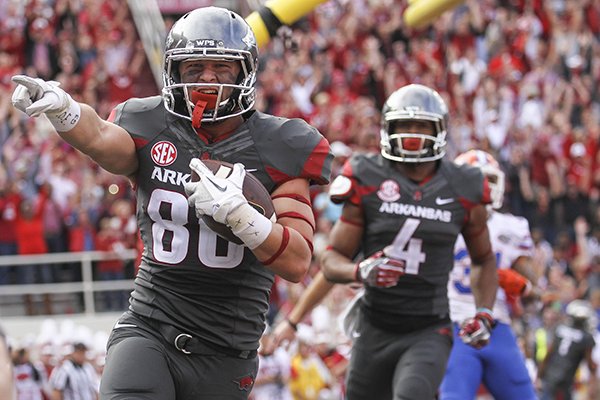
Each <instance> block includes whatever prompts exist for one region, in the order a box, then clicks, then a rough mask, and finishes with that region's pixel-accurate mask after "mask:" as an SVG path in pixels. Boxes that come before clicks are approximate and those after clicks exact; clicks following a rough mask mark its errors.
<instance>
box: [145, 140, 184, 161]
mask: <svg viewBox="0 0 600 400" xmlns="http://www.w3.org/2000/svg"><path fill="white" fill-rule="evenodd" d="M150 154H151V155H152V161H154V163H155V164H157V165H160V166H161V167H166V166H169V165H171V164H173V163H174V162H175V160H176V159H177V149H176V148H175V146H174V145H173V143H171V142H167V141H162V142H158V143H156V144H155V145H154V146H152V151H151V152H150Z"/></svg>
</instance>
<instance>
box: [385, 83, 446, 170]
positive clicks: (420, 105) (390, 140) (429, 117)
mask: <svg viewBox="0 0 600 400" xmlns="http://www.w3.org/2000/svg"><path fill="white" fill-rule="evenodd" d="M381 113H382V118H381V154H382V155H383V157H385V158H387V159H390V160H393V161H399V162H412V163H418V162H426V161H433V160H438V159H440V158H442V157H443V156H444V155H445V154H446V144H447V142H446V129H447V125H448V107H446V103H445V102H444V100H443V99H442V97H441V96H440V95H439V93H438V92H436V91H435V90H432V89H430V88H428V87H426V86H423V85H418V84H411V85H407V86H403V87H401V88H400V89H398V90H396V91H395V92H394V93H392V94H391V95H390V97H388V99H387V100H386V102H385V104H384V105H383V109H382V111H381ZM410 120H419V121H428V122H431V123H432V125H433V127H434V134H433V135H432V134H431V133H409V132H397V133H395V129H394V125H395V124H396V123H399V122H402V121H410Z"/></svg>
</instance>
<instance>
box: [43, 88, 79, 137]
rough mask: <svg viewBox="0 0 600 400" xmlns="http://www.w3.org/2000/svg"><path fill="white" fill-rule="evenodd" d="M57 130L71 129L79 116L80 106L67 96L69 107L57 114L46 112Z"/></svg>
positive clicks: (65, 130)
mask: <svg viewBox="0 0 600 400" xmlns="http://www.w3.org/2000/svg"><path fill="white" fill-rule="evenodd" d="M67 96H69V95H68V94H67ZM46 116H47V117H48V119H49V120H50V122H51V123H52V125H53V126H54V129H56V131H57V132H67V131H70V130H71V129H73V127H74V126H75V125H77V122H79V118H80V117H81V106H80V105H79V103H78V102H76V101H75V100H73V99H72V98H71V96H69V108H67V109H66V110H65V111H63V112H61V113H58V114H46Z"/></svg>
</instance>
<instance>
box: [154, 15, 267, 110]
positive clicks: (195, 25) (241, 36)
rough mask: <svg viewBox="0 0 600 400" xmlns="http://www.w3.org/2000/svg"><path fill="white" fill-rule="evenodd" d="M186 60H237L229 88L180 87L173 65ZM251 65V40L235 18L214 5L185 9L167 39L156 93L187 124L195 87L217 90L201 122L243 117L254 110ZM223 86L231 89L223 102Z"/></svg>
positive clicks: (254, 60)
mask: <svg viewBox="0 0 600 400" xmlns="http://www.w3.org/2000/svg"><path fill="white" fill-rule="evenodd" d="M188 60H225V61H235V60H237V61H239V62H240V65H241V72H240V74H239V76H238V78H237V80H236V82H235V83H234V84H221V83H182V82H181V77H180V76H179V63H181V62H182V61H188ZM257 64H258V47H257V44H256V38H255V36H254V32H252V29H251V28H250V26H249V25H248V23H247V22H246V21H245V20H244V19H243V18H242V17H241V16H239V15H238V14H236V13H234V12H233V11H230V10H227V9H225V8H220V7H204V8H198V9H196V10H194V11H191V12H189V13H187V14H185V15H184V16H183V17H181V18H180V19H178V20H177V22H175V24H174V25H173V27H172V28H171V30H170V32H169V34H168V35H167V40H166V46H165V56H164V66H163V89H162V96H163V99H164V103H165V107H166V109H167V111H169V112H170V113H172V114H175V115H177V116H179V117H183V118H186V119H189V120H190V121H191V120H192V115H193V113H194V108H195V106H196V102H194V101H193V100H192V99H191V98H190V94H189V93H190V92H191V91H193V89H196V88H202V87H210V88H215V87H217V88H218V89H217V94H216V101H215V107H214V108H212V109H210V110H209V109H205V110H204V111H203V113H202V117H201V122H215V121H220V120H223V119H226V118H231V117H234V116H236V115H240V114H243V113H244V112H246V111H248V110H250V109H251V108H252V107H253V106H254V101H255V95H256V93H255V91H256V88H255V83H256V71H257ZM226 87H230V88H232V89H233V93H232V94H231V95H230V96H229V98H223V97H224V96H223V89H224V88H226ZM188 89H189V90H188Z"/></svg>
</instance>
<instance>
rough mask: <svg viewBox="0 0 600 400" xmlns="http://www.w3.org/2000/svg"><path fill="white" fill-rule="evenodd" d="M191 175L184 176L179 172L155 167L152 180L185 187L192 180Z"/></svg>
mask: <svg viewBox="0 0 600 400" xmlns="http://www.w3.org/2000/svg"><path fill="white" fill-rule="evenodd" d="M191 176H192V175H191V174H184V173H183V172H179V171H172V170H170V169H166V168H159V167H154V170H153V171H152V175H151V176H150V179H153V180H154V179H156V180H157V181H160V182H162V183H170V184H171V185H175V186H183V184H184V183H187V182H189V181H190V179H191Z"/></svg>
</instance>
